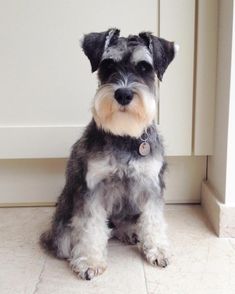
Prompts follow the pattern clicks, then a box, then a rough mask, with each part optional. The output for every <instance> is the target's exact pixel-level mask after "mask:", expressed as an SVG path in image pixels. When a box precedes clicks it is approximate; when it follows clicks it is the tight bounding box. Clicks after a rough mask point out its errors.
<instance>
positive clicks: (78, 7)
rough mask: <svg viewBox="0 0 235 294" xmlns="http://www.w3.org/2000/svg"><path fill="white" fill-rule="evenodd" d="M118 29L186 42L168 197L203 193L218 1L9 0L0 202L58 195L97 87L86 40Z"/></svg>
mask: <svg viewBox="0 0 235 294" xmlns="http://www.w3.org/2000/svg"><path fill="white" fill-rule="evenodd" d="M110 27H117V28H120V29H121V34H123V35H124V36H126V35H128V34H137V33H139V32H141V31H145V30H146V31H151V32H153V33H154V34H156V35H159V36H161V37H163V38H166V39H168V40H172V41H176V42H177V43H178V44H179V45H180V51H179V53H178V56H177V57H176V58H175V60H174V61H173V62H172V64H170V66H169V68H168V69H167V71H166V73H165V75H164V77H163V82H162V83H160V89H159V94H160V101H159V107H158V113H157V115H156V119H157V123H158V124H159V129H160V132H161V133H162V135H163V137H164V139H165V146H166V151H167V155H168V156H171V157H170V158H169V163H170V174H169V178H170V183H169V184H168V187H169V189H168V192H167V193H166V195H167V201H169V202H198V201H199V200H200V195H199V193H200V192H199V190H200V183H201V180H202V179H203V177H204V175H205V171H206V167H205V162H206V161H205V155H208V154H211V153H212V140H213V121H214V118H213V115H214V98H215V97H214V96H215V82H216V74H215V73H216V62H215V61H216V52H217V41H216V38H217V33H216V32H217V0H177V1H175V0H148V1H144V0H118V1H116V0H99V1H94V0H86V1H80V0H70V1H66V0H41V1H30V0H21V1H17V0H9V1H0V102H1V107H0V138H1V139H0V140H1V143H0V175H1V176H0V203H26V202H27V203H32V202H33V203H39V202H43V203H45V202H47V203H48V202H53V201H55V199H56V196H57V195H58V191H59V190H60V189H61V187H62V184H63V180H62V179H63V173H64V165H65V160H64V159H62V158H66V157H68V155H69V152H70V148H71V146H72V144H73V143H74V142H75V140H77V139H78V137H79V136H80V134H81V132H82V131H83V128H84V126H85V125H86V124H87V123H88V122H89V120H90V119H91V113H90V106H91V101H92V99H93V95H94V93H95V90H96V87H97V81H96V74H91V70H90V64H89V61H88V60H87V58H86V57H85V56H84V54H83V52H82V49H81V48H80V45H79V39H80V38H81V37H82V35H83V34H84V33H89V32H92V31H104V30H107V29H108V28H110ZM194 155H200V157H196V156H194ZM53 158H54V159H53ZM58 158H60V159H58ZM5 159H7V160H5ZM15 159H17V160H15ZM24 159H28V160H24ZM171 167H172V168H171ZM171 170H172V173H171ZM11 176H13V177H14V179H13V180H14V181H15V182H14V185H13V184H11V183H12V178H11ZM36 177H37V178H36ZM184 179H188V180H187V182H188V183H190V185H189V184H188V185H184ZM190 180H192V182H191V181H190ZM43 184H44V186H42V185H43ZM175 189H177V190H175ZM190 189H191V190H190ZM17 191H19V194H17ZM34 191H35V192H34ZM174 191H176V193H175V194H173V193H174ZM30 195H32V197H31V196H30Z"/></svg>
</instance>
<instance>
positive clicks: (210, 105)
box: [193, 0, 218, 155]
mask: <svg viewBox="0 0 235 294" xmlns="http://www.w3.org/2000/svg"><path fill="white" fill-rule="evenodd" d="M217 14H218V1H217V0H199V1H198V14H197V15H198V16H197V17H198V19H197V24H198V26H197V49H196V52H197V57H196V77H195V78H196V80H195V82H196V84H195V107H194V140H193V141H194V146H193V149H194V154H195V155H211V154H212V153H213V135H214V112H215V95H216V58H217V32H218V30H217V29H218V28H217V25H218V24H217Z"/></svg>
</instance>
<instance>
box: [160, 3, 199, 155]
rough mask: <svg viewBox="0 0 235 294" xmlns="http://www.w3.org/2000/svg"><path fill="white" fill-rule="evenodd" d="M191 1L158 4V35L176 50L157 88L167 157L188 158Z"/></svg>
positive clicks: (193, 6)
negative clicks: (171, 41) (170, 43)
mask: <svg viewBox="0 0 235 294" xmlns="http://www.w3.org/2000/svg"><path fill="white" fill-rule="evenodd" d="M194 30H195V0H177V1H172V0H160V25H159V33H160V36H161V37H163V38H167V39H169V40H173V41H175V42H176V43H178V44H179V46H180V50H179V52H178V54H177V56H176V58H175V59H174V61H173V63H172V64H171V65H170V66H169V68H168V69H167V71H166V73H165V76H164V77H163V82H162V83H161V85H160V104H159V106H160V107H159V124H160V130H161V132H162V134H163V136H164V138H165V144H166V151H167V154H168V155H191V151H192V128H193V73H194V35H195V34H194Z"/></svg>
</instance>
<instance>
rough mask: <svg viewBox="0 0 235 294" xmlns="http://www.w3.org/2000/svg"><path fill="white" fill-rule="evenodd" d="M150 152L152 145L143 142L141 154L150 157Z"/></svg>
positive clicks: (140, 149) (140, 147) (140, 148)
mask: <svg viewBox="0 0 235 294" xmlns="http://www.w3.org/2000/svg"><path fill="white" fill-rule="evenodd" d="M149 152H150V145H149V143H148V142H142V143H141V144H140V146H139V153H140V155H142V156H146V155H148V154H149Z"/></svg>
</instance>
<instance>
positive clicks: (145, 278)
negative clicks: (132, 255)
mask: <svg viewBox="0 0 235 294" xmlns="http://www.w3.org/2000/svg"><path fill="white" fill-rule="evenodd" d="M141 262H142V268H143V273H144V281H145V288H146V293H147V294H148V293H149V289H148V282H147V277H146V271H145V266H144V260H143V256H142V254H141Z"/></svg>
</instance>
